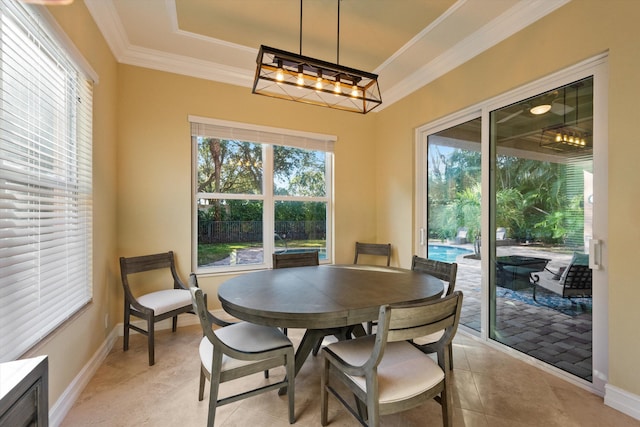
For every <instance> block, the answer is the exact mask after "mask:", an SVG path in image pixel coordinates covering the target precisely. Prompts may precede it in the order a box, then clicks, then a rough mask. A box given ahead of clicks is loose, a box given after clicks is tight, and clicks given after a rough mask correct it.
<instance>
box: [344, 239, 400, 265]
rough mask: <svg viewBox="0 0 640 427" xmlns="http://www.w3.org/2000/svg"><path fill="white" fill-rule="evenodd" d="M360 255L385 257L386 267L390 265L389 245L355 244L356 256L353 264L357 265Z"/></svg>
mask: <svg viewBox="0 0 640 427" xmlns="http://www.w3.org/2000/svg"><path fill="white" fill-rule="evenodd" d="M360 255H373V256H383V257H387V267H388V266H389V265H391V243H361V242H356V255H355V258H354V259H353V263H354V264H357V263H358V258H359V256H360Z"/></svg>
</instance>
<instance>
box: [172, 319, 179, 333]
mask: <svg viewBox="0 0 640 427" xmlns="http://www.w3.org/2000/svg"><path fill="white" fill-rule="evenodd" d="M171 329H172V331H173V332H175V331H176V330H177V329H178V316H173V322H172V325H171Z"/></svg>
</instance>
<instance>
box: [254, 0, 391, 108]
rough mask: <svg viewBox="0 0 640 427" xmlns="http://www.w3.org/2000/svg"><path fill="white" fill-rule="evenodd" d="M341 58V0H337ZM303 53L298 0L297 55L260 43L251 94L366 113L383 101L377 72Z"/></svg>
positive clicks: (338, 56) (338, 50)
mask: <svg viewBox="0 0 640 427" xmlns="http://www.w3.org/2000/svg"><path fill="white" fill-rule="evenodd" d="M337 39H338V48H337V59H338V61H339V58H340V0H338V37H337ZM338 61H336V63H335V64H333V63H330V62H327V61H322V60H319V59H315V58H311V57H308V56H303V55H302V0H300V54H295V53H292V52H287V51H284V50H280V49H275V48H272V47H269V46H264V45H262V46H260V50H259V51H258V58H257V60H256V62H257V68H256V75H255V79H254V81H253V90H252V93H255V94H258V95H265V96H270V97H273V98H280V99H287V100H290V101H296V102H303V103H306V104H312V105H320V106H324V107H329V108H334V109H338V110H345V111H353V112H356V113H362V114H366V113H368V112H369V111H371V110H373V109H374V108H375V107H377V106H378V105H380V104H382V97H381V96H380V87H379V86H378V75H377V74H373V73H368V72H366V71H360V70H356V69H354V68H349V67H345V66H342V65H339V64H338Z"/></svg>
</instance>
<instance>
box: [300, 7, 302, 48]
mask: <svg viewBox="0 0 640 427" xmlns="http://www.w3.org/2000/svg"><path fill="white" fill-rule="evenodd" d="M300 56H302V0H300Z"/></svg>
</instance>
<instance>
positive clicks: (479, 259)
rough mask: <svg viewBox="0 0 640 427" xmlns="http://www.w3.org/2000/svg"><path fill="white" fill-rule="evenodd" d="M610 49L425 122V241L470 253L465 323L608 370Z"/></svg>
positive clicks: (421, 238) (576, 365)
mask: <svg viewBox="0 0 640 427" xmlns="http://www.w3.org/2000/svg"><path fill="white" fill-rule="evenodd" d="M606 84H607V71H606V60H604V59H603V58H597V59H594V60H592V61H586V62H585V63H584V64H579V65H577V66H575V67H573V68H572V69H571V70H566V71H564V72H562V73H558V75H556V76H551V77H548V78H546V79H543V80H542V81H540V82H535V83H532V84H530V85H528V86H526V87H523V88H520V89H518V90H514V91H513V92H511V93H508V94H505V95H502V96H500V97H497V98H496V99H493V100H490V101H487V102H486V103H485V104H482V105H479V106H476V107H474V108H473V109H469V110H467V111H462V112H460V113H458V114H455V115H452V116H451V117H448V118H444V119H441V120H439V121H438V122H434V123H430V124H429V125H425V126H424V127H422V128H419V129H417V131H416V140H417V141H418V144H417V146H416V149H417V151H416V170H417V171H420V173H419V174H418V175H417V177H416V189H417V193H416V212H415V215H416V224H417V227H416V235H415V241H416V245H415V248H414V252H415V253H417V254H420V255H421V256H426V257H429V258H432V259H437V260H441V261H447V262H456V263H457V264H458V276H457V280H456V289H459V290H462V291H463V293H464V295H465V302H464V304H463V307H462V318H461V321H460V325H461V330H463V331H465V332H468V333H472V334H475V335H477V336H479V337H480V338H482V339H485V340H491V341H494V342H497V343H499V344H500V345H504V346H505V347H509V348H511V349H513V350H517V351H518V352H520V353H521V354H522V357H524V358H535V359H537V360H539V361H542V362H544V363H545V364H546V365H547V366H548V367H549V369H550V370H551V371H555V372H557V373H558V374H560V375H563V376H566V377H567V378H571V379H575V380H577V381H581V382H584V383H588V384H591V386H592V387H593V388H594V389H596V390H598V391H603V390H604V384H606V381H607V366H608V359H607V353H608V339H607V322H608V320H607V318H608V312H607V273H606V257H607V254H606V246H605V245H602V244H601V242H604V241H605V240H606V228H607V214H606V204H607V201H606V198H607V193H606V164H607V160H606V158H607V156H606V151H607V150H606V145H607V142H606V135H607V132H606V117H607V114H606Z"/></svg>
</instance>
